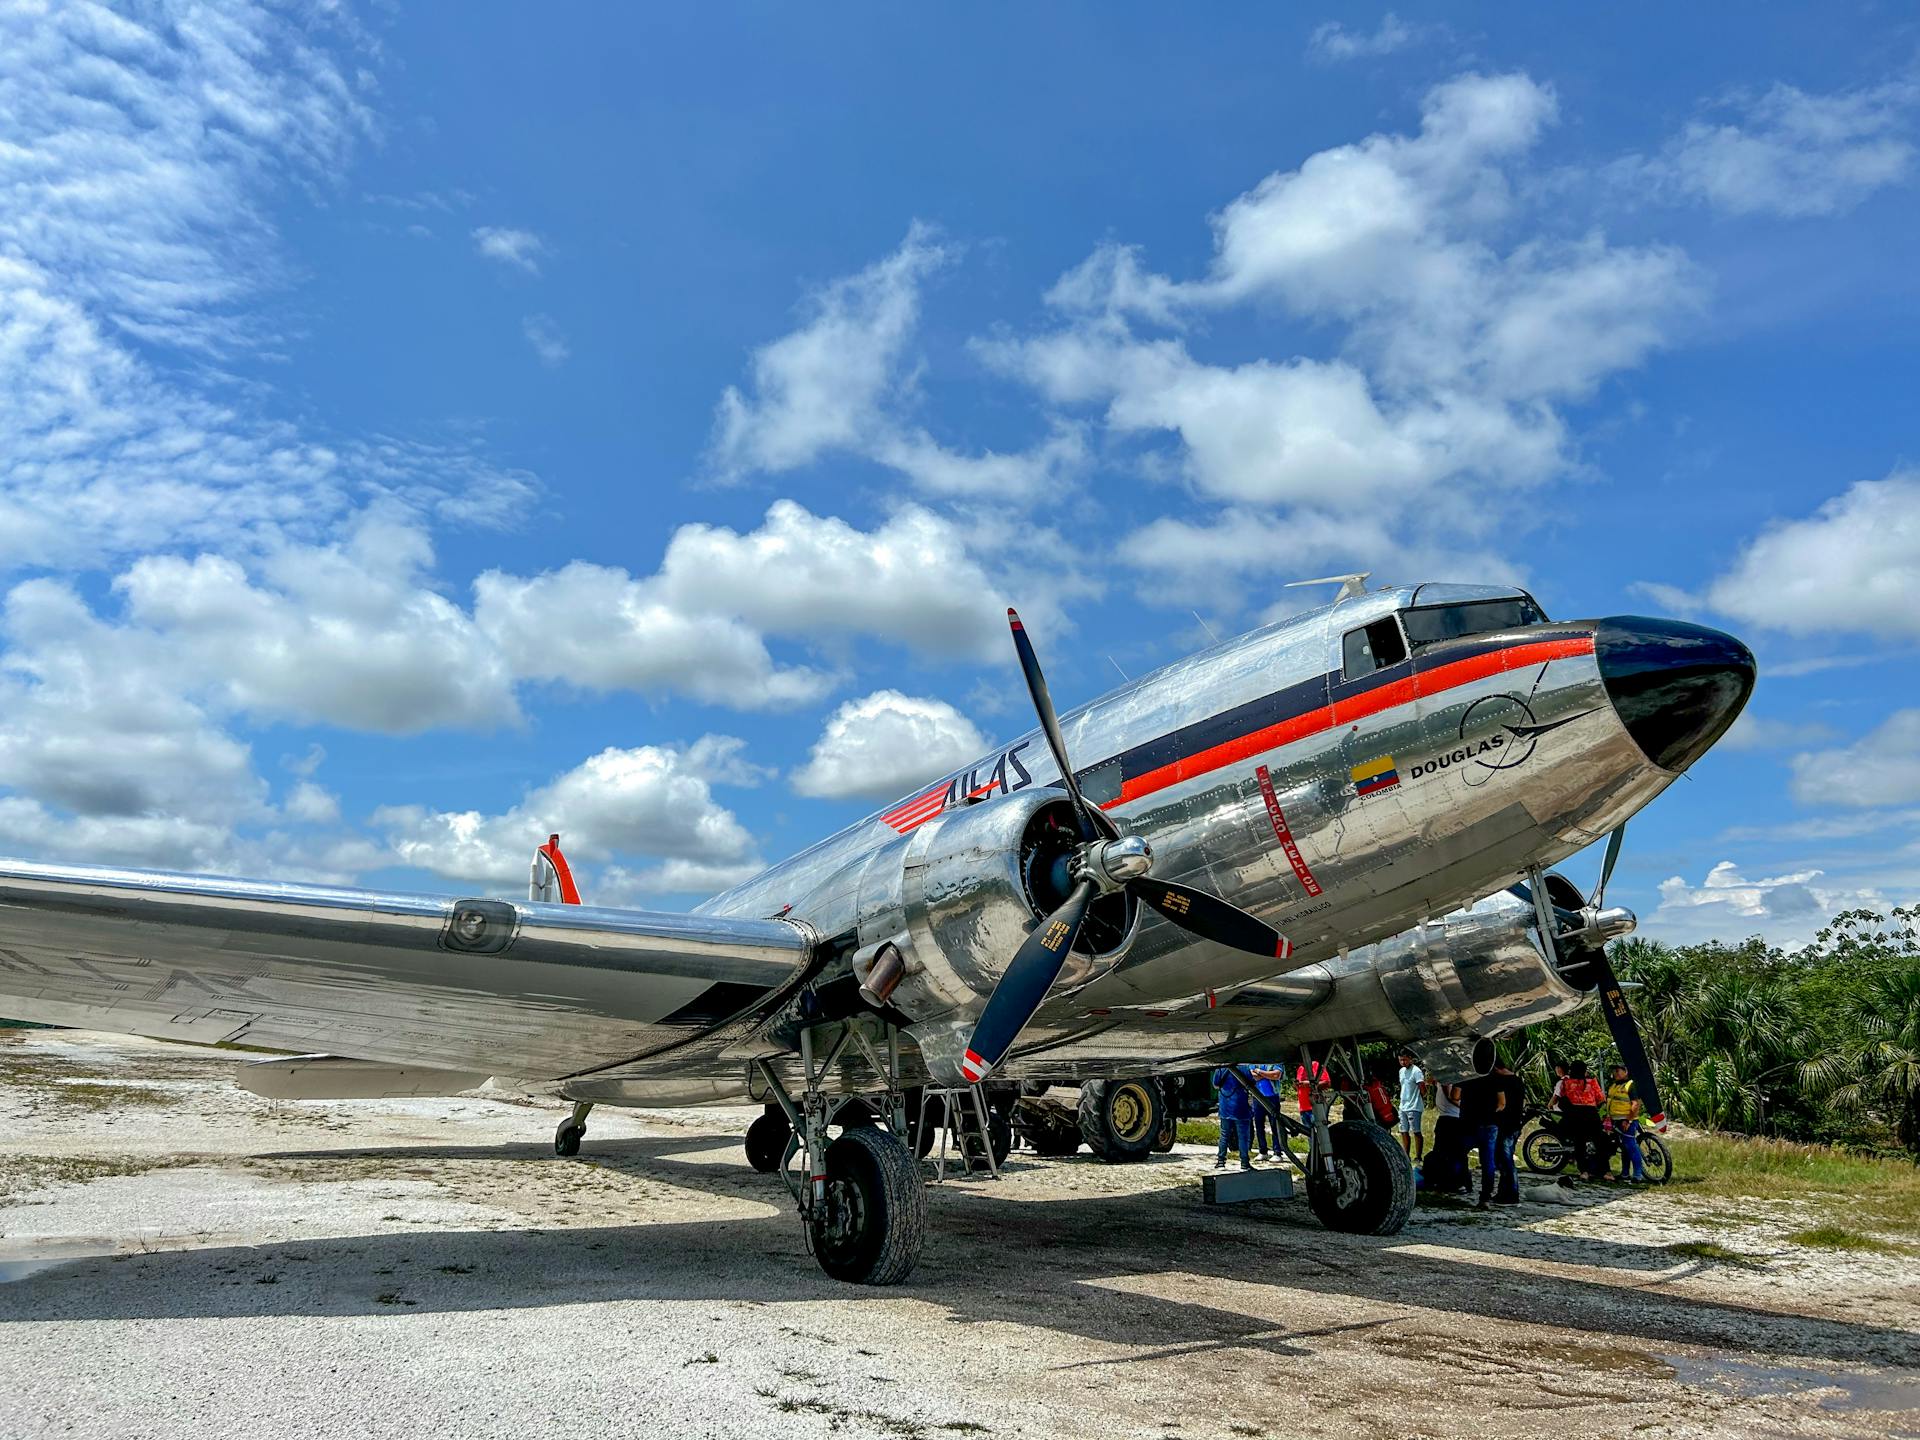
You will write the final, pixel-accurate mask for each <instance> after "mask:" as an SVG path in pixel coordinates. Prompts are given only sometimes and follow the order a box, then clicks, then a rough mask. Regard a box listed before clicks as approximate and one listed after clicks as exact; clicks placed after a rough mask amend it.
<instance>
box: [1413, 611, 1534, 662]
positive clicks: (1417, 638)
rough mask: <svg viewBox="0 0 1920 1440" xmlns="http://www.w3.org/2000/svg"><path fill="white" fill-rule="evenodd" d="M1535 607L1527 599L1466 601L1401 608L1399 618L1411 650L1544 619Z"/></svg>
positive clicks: (1532, 623) (1530, 623) (1514, 627)
mask: <svg viewBox="0 0 1920 1440" xmlns="http://www.w3.org/2000/svg"><path fill="white" fill-rule="evenodd" d="M1546 618H1547V617H1546V616H1544V615H1542V614H1541V613H1540V608H1539V606H1537V605H1535V604H1534V603H1533V602H1532V601H1531V600H1527V599H1524V598H1516V599H1512V600H1469V601H1466V602H1465V603H1464V604H1460V605H1432V606H1428V607H1427V608H1425V609H1423V610H1403V611H1401V612H1400V619H1401V622H1402V623H1403V624H1405V626H1406V627H1407V640H1408V642H1409V643H1410V644H1411V645H1412V646H1413V648H1414V649H1415V650H1424V649H1426V648H1427V646H1429V645H1437V644H1439V643H1440V642H1441V641H1443V640H1458V639H1459V638H1460V637H1461V636H1463V635H1485V634H1487V633H1488V632H1490V631H1494V630H1513V629H1517V628H1518V627H1519V626H1522V625H1539V624H1543V623H1545V621H1546Z"/></svg>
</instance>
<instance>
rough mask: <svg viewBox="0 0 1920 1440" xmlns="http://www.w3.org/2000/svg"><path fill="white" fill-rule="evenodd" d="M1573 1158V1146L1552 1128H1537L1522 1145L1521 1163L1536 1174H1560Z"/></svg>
mask: <svg viewBox="0 0 1920 1440" xmlns="http://www.w3.org/2000/svg"><path fill="white" fill-rule="evenodd" d="M1572 1158H1573V1147H1572V1146H1571V1145H1568V1144H1567V1143H1566V1142H1565V1141H1563V1140H1562V1139H1561V1138H1560V1137H1559V1136H1558V1135H1556V1134H1554V1133H1553V1132H1552V1131H1551V1130H1536V1131H1534V1132H1533V1133H1532V1134H1531V1135H1529V1136H1527V1138H1526V1143H1524V1144H1523V1145H1521V1147H1520V1163H1521V1164H1522V1165H1525V1166H1526V1167H1527V1169H1529V1170H1531V1171H1533V1173H1534V1174H1536V1175H1558V1174H1559V1173H1560V1172H1561V1171H1562V1170H1564V1169H1566V1168H1567V1162H1568V1161H1569V1160H1571V1159H1572Z"/></svg>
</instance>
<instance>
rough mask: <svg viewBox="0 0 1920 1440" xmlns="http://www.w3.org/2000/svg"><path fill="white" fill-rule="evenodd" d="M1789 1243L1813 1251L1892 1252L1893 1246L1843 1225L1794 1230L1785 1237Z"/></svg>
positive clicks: (1816, 1226)
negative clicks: (1806, 1247)
mask: <svg viewBox="0 0 1920 1440" xmlns="http://www.w3.org/2000/svg"><path fill="white" fill-rule="evenodd" d="M1787 1240H1788V1242H1789V1243H1791V1244H1794V1245H1805V1246H1808V1247H1809V1248H1811V1249H1814V1250H1881V1251H1889V1250H1893V1249H1894V1248H1896V1247H1894V1246H1892V1245H1889V1244H1887V1242H1886V1241H1884V1240H1878V1239H1875V1238H1874V1237H1873V1236H1871V1235H1862V1234H1861V1233H1860V1232H1859V1231H1858V1230H1849V1229H1847V1228H1846V1226H1844V1225H1815V1226H1813V1227H1812V1228H1811V1229H1808V1230H1796V1231H1794V1232H1793V1234H1791V1235H1789V1236H1787Z"/></svg>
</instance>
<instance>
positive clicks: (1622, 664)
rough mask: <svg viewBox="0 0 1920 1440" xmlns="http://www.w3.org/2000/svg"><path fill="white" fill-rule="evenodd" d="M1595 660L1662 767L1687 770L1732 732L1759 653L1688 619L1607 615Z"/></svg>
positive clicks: (1630, 724) (1636, 737)
mask: <svg viewBox="0 0 1920 1440" xmlns="http://www.w3.org/2000/svg"><path fill="white" fill-rule="evenodd" d="M1593 653H1594V658H1595V659H1596V660H1597V661H1598V662H1599V665H1600V679H1601V681H1602V682H1603V683H1604V684H1605V685H1606V688H1607V698H1608V699H1610V700H1611V701H1612V702H1613V708H1614V709H1615V710H1616V711H1617V712H1618V713H1619V715H1620V720H1621V723H1623V724H1624V725H1625V726H1626V727H1627V733H1628V734H1629V735H1631V736H1632V737H1633V742H1634V744H1636V745H1638V746H1639V747H1640V749H1641V752H1642V753H1643V754H1644V755H1645V756H1646V757H1647V758H1648V759H1649V760H1651V761H1652V762H1653V763H1654V764H1656V765H1658V766H1660V767H1661V768H1662V769H1663V770H1684V769H1686V768H1687V767H1688V766H1689V765H1691V764H1693V762H1694V761H1696V760H1698V759H1699V758H1700V757H1701V756H1702V755H1704V754H1706V753H1707V748H1708V747H1709V746H1710V745H1712V744H1713V742H1714V741H1716V740H1718V739H1719V738H1720V737H1721V736H1722V735H1724V734H1726V732H1727V727H1728V726H1729V725H1731V724H1733V721H1734V717H1735V716H1737V715H1739V713H1740V710H1741V707H1742V706H1744V705H1745V704H1746V703H1747V696H1749V695H1751V694H1752V693H1753V677H1754V664H1753V652H1752V651H1751V650H1749V649H1747V647H1746V646H1744V645H1742V644H1741V643H1740V642H1739V641H1738V640H1736V639H1734V638H1733V636H1731V635H1728V634H1725V633H1724V632H1722V631H1719V630H1709V629H1708V628H1707V627H1706V626H1704V625H1689V624H1687V623H1686V622H1685V621H1683V620H1652V619H1648V618H1646V617H1644V616H1640V615H1629V616H1622V617H1619V618H1616V619H1611V620H1602V621H1601V622H1600V623H1599V624H1598V625H1597V626H1596V627H1595V629H1594V633H1593Z"/></svg>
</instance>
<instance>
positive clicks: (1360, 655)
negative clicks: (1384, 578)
mask: <svg viewBox="0 0 1920 1440" xmlns="http://www.w3.org/2000/svg"><path fill="white" fill-rule="evenodd" d="M1344 650H1345V653H1344V655H1343V657H1342V659H1343V662H1344V667H1345V674H1346V678H1347V679H1349V680H1358V679H1359V678H1360V677H1361V676H1362V675H1371V674H1373V672H1374V671H1376V670H1384V669H1386V668H1387V666H1389V665H1398V664H1399V663H1400V662H1401V661H1402V660H1404V659H1406V658H1407V642H1406V641H1404V640H1402V639H1401V638H1400V622H1399V621H1397V620H1395V619H1394V618H1393V616H1391V615H1389V616H1387V617H1386V618H1385V619H1383V620H1376V621H1374V622H1373V624H1371V625H1369V626H1367V628H1366V629H1364V630H1349V631H1348V632H1347V638H1346V642H1345V646H1344Z"/></svg>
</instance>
